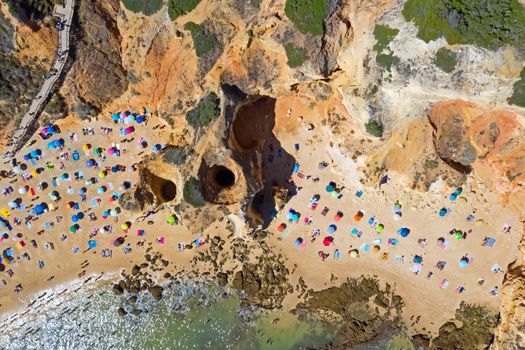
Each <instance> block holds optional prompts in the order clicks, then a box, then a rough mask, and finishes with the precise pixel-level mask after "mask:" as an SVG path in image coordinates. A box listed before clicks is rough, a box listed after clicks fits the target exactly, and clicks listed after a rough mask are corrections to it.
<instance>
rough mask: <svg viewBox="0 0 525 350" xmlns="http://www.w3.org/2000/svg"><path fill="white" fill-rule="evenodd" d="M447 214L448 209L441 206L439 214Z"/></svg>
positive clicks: (442, 215)
mask: <svg viewBox="0 0 525 350" xmlns="http://www.w3.org/2000/svg"><path fill="white" fill-rule="evenodd" d="M445 215H447V209H445V208H441V209H440V210H439V216H441V217H444V216H445Z"/></svg>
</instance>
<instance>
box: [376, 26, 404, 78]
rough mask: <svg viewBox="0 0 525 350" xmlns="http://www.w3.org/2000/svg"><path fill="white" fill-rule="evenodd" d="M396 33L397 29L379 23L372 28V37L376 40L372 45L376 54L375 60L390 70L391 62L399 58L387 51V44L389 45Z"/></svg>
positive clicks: (395, 61)
mask: <svg viewBox="0 0 525 350" xmlns="http://www.w3.org/2000/svg"><path fill="white" fill-rule="evenodd" d="M397 33H399V30H398V29H396V28H390V27H389V26H386V25H381V24H379V25H377V26H375V28H374V37H375V39H376V41H377V42H376V43H375V45H374V51H375V52H376V54H377V55H376V62H377V63H378V64H379V65H380V66H381V67H383V68H386V69H387V70H390V68H391V67H392V65H393V64H396V63H398V62H399V58H398V57H396V56H394V54H393V53H392V52H390V51H388V45H390V42H391V41H392V40H393V39H394V38H395V36H396V35H397Z"/></svg>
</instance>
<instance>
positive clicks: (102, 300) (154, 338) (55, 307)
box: [0, 282, 336, 350]
mask: <svg viewBox="0 0 525 350" xmlns="http://www.w3.org/2000/svg"><path fill="white" fill-rule="evenodd" d="M110 288H111V286H110V284H108V283H107V282H106V283H103V284H102V285H101V284H100V283H97V284H92V285H87V286H84V287H83V288H80V289H79V290H77V291H75V292H68V293H65V294H64V295H61V296H58V297H54V298H49V299H46V298H42V300H40V302H39V303H38V304H35V308H34V309H33V310H32V311H30V312H29V313H27V314H25V315H23V316H22V315H19V316H18V317H16V318H11V319H9V320H8V321H4V322H3V325H2V326H1V327H2V333H1V334H0V348H9V349H232V350H236V349H239V350H241V349H243V350H244V349H261V350H264V349H283V350H284V349H300V348H302V347H306V346H308V347H313V348H315V347H319V346H321V345H323V344H327V343H328V342H329V341H330V340H331V339H333V338H334V336H335V332H336V330H335V329H327V328H325V327H324V326H322V325H321V324H320V323H319V322H315V321H313V320H308V321H305V320H298V319H297V318H296V317H295V316H293V315H291V314H289V313H272V314H261V313H260V312H258V311H253V310H245V309H242V308H241V307H240V306H239V298H238V297H237V296H236V295H235V294H230V295H229V296H228V297H223V293H224V291H223V290H221V289H219V288H216V287H212V286H204V285H200V284H195V283H191V282H190V283H185V284H183V285H175V286H174V287H172V288H170V289H169V290H167V291H166V292H165V294H164V298H163V300H162V301H160V302H155V301H153V300H152V298H151V297H150V296H149V294H144V295H141V296H140V297H139V300H138V301H137V306H139V308H140V309H142V310H145V312H144V313H142V314H141V315H139V316H134V315H127V316H125V317H120V316H118V315H117V308H118V307H119V299H118V297H116V296H115V295H113V293H112V292H111V291H110ZM39 305H40V306H39ZM121 305H122V306H123V307H124V308H125V309H126V310H128V311H131V308H130V306H129V305H128V304H126V303H122V304H121Z"/></svg>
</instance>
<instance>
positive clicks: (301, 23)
mask: <svg viewBox="0 0 525 350" xmlns="http://www.w3.org/2000/svg"><path fill="white" fill-rule="evenodd" d="M284 13H285V14H286V16H287V17H288V18H289V19H290V20H291V21H292V22H293V24H294V25H295V27H296V28H297V29H298V30H299V31H300V32H301V33H303V34H313V35H323V33H324V29H323V21H324V19H325V17H326V16H327V15H328V0H286V5H285V7H284Z"/></svg>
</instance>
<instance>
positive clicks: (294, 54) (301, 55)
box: [284, 43, 308, 68]
mask: <svg viewBox="0 0 525 350" xmlns="http://www.w3.org/2000/svg"><path fill="white" fill-rule="evenodd" d="M284 50H285V51H286V57H288V66H289V67H290V68H295V67H299V66H300V65H301V64H303V63H304V62H305V61H306V60H307V59H308V54H307V53H306V50H305V49H303V48H302V47H296V46H295V45H294V44H292V43H286V44H285V45H284Z"/></svg>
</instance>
